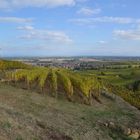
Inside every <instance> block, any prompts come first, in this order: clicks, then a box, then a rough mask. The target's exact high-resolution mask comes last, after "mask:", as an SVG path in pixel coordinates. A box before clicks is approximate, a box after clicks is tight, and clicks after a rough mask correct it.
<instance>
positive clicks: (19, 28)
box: [17, 26, 34, 31]
mask: <svg viewBox="0 0 140 140" xmlns="http://www.w3.org/2000/svg"><path fill="white" fill-rule="evenodd" d="M17 29H18V30H27V31H28V30H34V27H33V26H19V27H17Z"/></svg>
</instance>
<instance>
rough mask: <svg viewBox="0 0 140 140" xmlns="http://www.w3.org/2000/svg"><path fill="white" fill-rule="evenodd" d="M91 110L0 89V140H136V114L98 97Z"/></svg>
mask: <svg viewBox="0 0 140 140" xmlns="http://www.w3.org/2000/svg"><path fill="white" fill-rule="evenodd" d="M101 101H102V103H98V102H96V101H95V104H94V105H93V106H87V105H82V104H77V103H71V102H68V101H66V100H63V99H54V98H52V97H49V96H47V95H40V94H38V93H35V92H32V91H27V90H23V89H18V88H14V87H11V86H8V85H5V84H1V85H0V140H133V139H140V111H139V110H137V109H136V108H134V107H132V106H130V105H129V104H128V103H126V102H124V101H123V100H122V99H121V98H119V97H115V98H114V99H111V98H108V97H107V96H101Z"/></svg>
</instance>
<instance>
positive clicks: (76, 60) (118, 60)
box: [7, 56, 140, 70]
mask: <svg viewBox="0 0 140 140" xmlns="http://www.w3.org/2000/svg"><path fill="white" fill-rule="evenodd" d="M7 59H13V60H16V61H21V62H23V63H25V64H29V65H33V66H41V67H58V68H66V69H72V70H81V69H99V68H110V67H112V66H113V67H114V68H117V67H118V65H119V67H120V64H121V65H122V67H130V66H129V63H126V62H134V63H135V65H136V66H138V67H139V66H140V57H109V56H108V57H103V56H100V57H99V56H98V57H30V58H28V57H22V58H19V57H18V58H7Z"/></svg>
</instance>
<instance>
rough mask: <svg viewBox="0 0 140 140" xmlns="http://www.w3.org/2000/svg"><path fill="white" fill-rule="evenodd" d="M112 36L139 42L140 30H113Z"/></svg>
mask: <svg viewBox="0 0 140 140" xmlns="http://www.w3.org/2000/svg"><path fill="white" fill-rule="evenodd" d="M113 34H114V35H115V36H117V37H119V38H122V39H127V40H140V30H139V29H137V30H115V31H114V32H113Z"/></svg>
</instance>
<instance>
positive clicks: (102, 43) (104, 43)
mask: <svg viewBox="0 0 140 140" xmlns="http://www.w3.org/2000/svg"><path fill="white" fill-rule="evenodd" d="M97 43H98V44H101V45H106V44H107V43H108V42H107V41H104V40H100V41H98V42H97Z"/></svg>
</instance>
